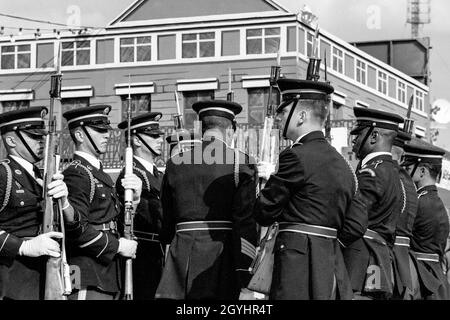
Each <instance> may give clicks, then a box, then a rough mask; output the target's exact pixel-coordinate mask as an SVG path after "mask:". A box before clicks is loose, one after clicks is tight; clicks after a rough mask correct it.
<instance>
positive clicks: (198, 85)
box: [177, 78, 219, 92]
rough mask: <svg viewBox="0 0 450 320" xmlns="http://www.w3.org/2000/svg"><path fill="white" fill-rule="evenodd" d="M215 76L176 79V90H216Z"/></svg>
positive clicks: (217, 83) (216, 81) (217, 86)
mask: <svg viewBox="0 0 450 320" xmlns="http://www.w3.org/2000/svg"><path fill="white" fill-rule="evenodd" d="M218 88H219V82H218V80H217V78H206V79H187V80H177V91H180V92H182V91H200V90H217V89H218Z"/></svg>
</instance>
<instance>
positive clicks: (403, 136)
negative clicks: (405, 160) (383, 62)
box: [394, 130, 411, 148]
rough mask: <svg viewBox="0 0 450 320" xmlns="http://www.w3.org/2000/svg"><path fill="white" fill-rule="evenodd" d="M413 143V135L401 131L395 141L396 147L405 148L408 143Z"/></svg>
mask: <svg viewBox="0 0 450 320" xmlns="http://www.w3.org/2000/svg"><path fill="white" fill-rule="evenodd" d="M409 141H411V134H409V133H406V132H404V131H403V130H400V131H399V132H398V133H397V136H396V137H395V139H394V146H397V147H400V148H404V147H405V144H406V143H407V142H409Z"/></svg>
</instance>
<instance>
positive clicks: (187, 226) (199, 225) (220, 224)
mask: <svg viewBox="0 0 450 320" xmlns="http://www.w3.org/2000/svg"><path fill="white" fill-rule="evenodd" d="M232 226H233V223H232V222H231V221H193V222H180V223H177V232H182V231H183V232H186V231H205V230H233V228H232Z"/></svg>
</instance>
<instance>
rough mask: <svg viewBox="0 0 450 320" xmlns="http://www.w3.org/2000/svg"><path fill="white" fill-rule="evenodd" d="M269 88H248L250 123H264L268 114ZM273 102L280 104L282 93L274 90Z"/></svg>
mask: <svg viewBox="0 0 450 320" xmlns="http://www.w3.org/2000/svg"><path fill="white" fill-rule="evenodd" d="M269 90H270V89H269V88H251V89H248V124H250V125H262V124H264V117H265V116H266V107H267V100H268V99H269ZM272 94H273V100H272V101H273V103H274V104H275V105H278V104H279V102H280V93H279V91H278V90H273V91H272Z"/></svg>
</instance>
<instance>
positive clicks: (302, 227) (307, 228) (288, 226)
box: [278, 222, 337, 239]
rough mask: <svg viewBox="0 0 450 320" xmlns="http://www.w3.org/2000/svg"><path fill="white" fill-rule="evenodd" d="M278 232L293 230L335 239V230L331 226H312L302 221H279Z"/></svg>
mask: <svg viewBox="0 0 450 320" xmlns="http://www.w3.org/2000/svg"><path fill="white" fill-rule="evenodd" d="M279 225H280V228H279V231H278V232H295V233H302V234H307V235H310V236H317V237H324V238H329V239H337V230H336V229H333V228H327V227H321V226H313V225H310V224H304V223H290V222H280V223H279Z"/></svg>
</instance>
